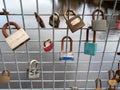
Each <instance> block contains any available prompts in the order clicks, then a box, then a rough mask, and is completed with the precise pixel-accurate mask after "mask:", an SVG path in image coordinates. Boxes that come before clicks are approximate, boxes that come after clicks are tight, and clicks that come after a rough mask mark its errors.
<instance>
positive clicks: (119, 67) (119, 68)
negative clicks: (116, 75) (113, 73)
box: [118, 60, 120, 70]
mask: <svg viewBox="0 0 120 90" xmlns="http://www.w3.org/2000/svg"><path fill="white" fill-rule="evenodd" d="M118 70H120V60H119V62H118Z"/></svg>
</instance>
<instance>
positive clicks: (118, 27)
mask: <svg viewBox="0 0 120 90" xmlns="http://www.w3.org/2000/svg"><path fill="white" fill-rule="evenodd" d="M116 28H117V29H118V30H119V29H120V14H119V15H118V18H117V21H116Z"/></svg>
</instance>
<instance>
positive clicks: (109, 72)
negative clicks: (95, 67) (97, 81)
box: [108, 70, 117, 86]
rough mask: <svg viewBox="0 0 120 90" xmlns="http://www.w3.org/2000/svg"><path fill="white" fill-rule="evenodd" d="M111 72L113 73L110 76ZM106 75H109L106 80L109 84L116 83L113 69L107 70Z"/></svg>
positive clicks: (113, 84)
mask: <svg viewBox="0 0 120 90" xmlns="http://www.w3.org/2000/svg"><path fill="white" fill-rule="evenodd" d="M111 73H112V74H113V77H112V78H111ZM108 77H109V80H108V84H109V85H110V86H116V85H117V80H116V78H115V73H114V71H113V70H109V71H108Z"/></svg>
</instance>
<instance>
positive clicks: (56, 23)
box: [49, 17, 60, 28]
mask: <svg viewBox="0 0 120 90" xmlns="http://www.w3.org/2000/svg"><path fill="white" fill-rule="evenodd" d="M53 23H54V25H53ZM59 24H60V20H59V19H57V18H54V21H53V17H52V18H50V19H49V25H51V26H52V27H53V26H54V27H55V28H58V27H59Z"/></svg>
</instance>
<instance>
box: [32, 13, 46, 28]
mask: <svg viewBox="0 0 120 90" xmlns="http://www.w3.org/2000/svg"><path fill="white" fill-rule="evenodd" d="M34 15H35V18H36V21H37V22H38V23H39V25H40V26H41V27H42V28H45V24H44V22H43V20H42V18H41V17H40V16H39V15H38V13H37V12H34Z"/></svg>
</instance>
